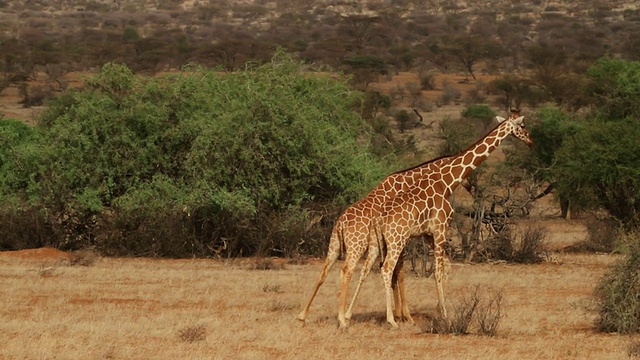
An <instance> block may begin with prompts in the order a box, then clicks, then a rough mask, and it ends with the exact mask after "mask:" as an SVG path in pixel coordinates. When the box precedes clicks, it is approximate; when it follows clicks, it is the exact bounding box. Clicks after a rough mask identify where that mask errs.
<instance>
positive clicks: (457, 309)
mask: <svg viewBox="0 0 640 360" xmlns="http://www.w3.org/2000/svg"><path fill="white" fill-rule="evenodd" d="M501 318H502V293H501V292H498V291H493V290H491V289H487V288H481V287H479V286H476V287H475V288H473V289H467V290H466V291H465V292H464V293H463V295H462V297H461V298H460V299H458V300H457V301H456V302H455V303H454V304H453V311H451V312H450V313H449V318H448V319H444V318H443V317H442V315H440V314H438V315H436V316H435V317H434V318H433V319H432V320H431V322H430V323H427V326H426V327H425V328H424V329H423V331H424V332H427V333H431V334H453V335H466V334H469V333H470V331H471V329H472V326H473V325H474V320H476V322H477V323H478V333H479V334H481V335H487V336H495V335H496V333H497V330H498V325H499V323H500V319H501Z"/></svg>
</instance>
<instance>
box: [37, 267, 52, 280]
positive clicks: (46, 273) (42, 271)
mask: <svg viewBox="0 0 640 360" xmlns="http://www.w3.org/2000/svg"><path fill="white" fill-rule="evenodd" d="M55 269H56V268H55V267H53V266H40V267H39V268H38V269H36V273H37V274H38V276H40V277H51V276H53V272H54V271H55Z"/></svg>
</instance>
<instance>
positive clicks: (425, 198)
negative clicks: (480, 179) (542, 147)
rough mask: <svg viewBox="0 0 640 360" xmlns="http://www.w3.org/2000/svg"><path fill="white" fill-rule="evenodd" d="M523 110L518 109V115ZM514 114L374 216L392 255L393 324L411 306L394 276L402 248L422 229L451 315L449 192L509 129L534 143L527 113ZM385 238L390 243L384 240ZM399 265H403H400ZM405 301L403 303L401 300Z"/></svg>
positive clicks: (376, 231)
mask: <svg viewBox="0 0 640 360" xmlns="http://www.w3.org/2000/svg"><path fill="white" fill-rule="evenodd" d="M516 114H518V113H517V112H514V115H516ZM514 117H515V116H513V117H510V118H509V119H506V120H505V119H504V118H501V117H497V119H498V121H499V124H498V125H497V126H496V127H495V128H494V129H493V130H492V131H490V132H489V133H488V134H487V135H486V136H485V137H483V138H482V139H480V140H479V141H478V142H476V143H475V144H473V145H471V146H470V147H469V148H468V149H466V150H464V151H462V152H460V153H459V154H458V155H457V156H453V157H452V158H451V159H449V160H448V161H446V162H444V163H443V164H442V165H441V166H440V167H439V168H437V169H435V170H434V171H433V172H432V173H430V174H427V175H426V176H425V177H423V178H421V179H420V180H419V182H418V183H417V184H416V186H414V187H412V188H411V189H410V190H408V191H406V192H403V193H402V194H399V195H398V196H396V197H395V198H393V199H391V200H388V201H387V202H386V203H385V204H384V205H383V209H382V213H381V215H380V216H378V217H377V218H375V219H374V220H373V221H371V222H370V225H371V226H372V229H370V233H371V236H372V237H375V238H376V239H375V240H372V241H371V242H372V243H373V242H377V243H379V244H380V245H378V247H379V248H380V249H382V248H383V246H384V247H386V256H385V260H384V264H383V266H382V271H381V273H382V279H383V282H384V285H385V295H386V303H387V322H389V323H390V324H391V325H392V326H393V327H398V324H397V323H396V322H395V319H394V309H392V305H393V304H394V303H395V315H398V309H402V314H403V316H404V313H405V311H406V312H407V313H408V309H406V295H405V293H404V285H403V284H402V283H401V282H402V281H403V280H402V277H398V281H399V282H400V284H399V285H398V291H397V292H396V291H394V293H393V294H392V288H391V286H392V278H393V276H394V273H397V271H398V270H397V269H396V268H397V267H399V268H401V267H402V264H401V262H400V263H398V260H399V258H400V254H401V252H402V249H403V248H404V246H405V245H406V243H407V242H408V240H409V238H410V237H412V236H418V235H422V234H426V235H428V236H429V237H430V238H431V239H430V240H431V241H430V244H431V246H433V252H434V257H435V281H436V287H437V290H438V309H439V311H440V314H441V315H442V316H443V317H444V318H445V319H446V318H447V311H446V307H445V297H444V289H443V278H444V276H445V273H444V266H445V264H444V260H445V259H444V257H445V252H444V245H445V243H446V237H445V235H446V230H447V228H448V226H449V224H450V222H451V217H452V215H453V208H452V206H451V203H450V202H449V197H450V196H451V194H452V193H453V191H454V190H455V189H456V188H457V186H458V185H460V184H461V183H462V181H463V180H464V179H465V178H466V177H467V176H469V174H470V173H471V172H472V171H473V170H474V169H475V168H476V167H477V166H478V165H480V163H482V162H483V161H484V160H485V159H486V158H487V157H488V156H489V155H490V154H491V152H492V151H494V150H495V149H496V148H497V147H498V146H499V145H500V143H501V142H502V141H503V140H504V139H505V138H506V137H507V136H509V135H511V134H513V135H515V136H516V137H517V138H519V139H520V140H522V141H523V142H524V143H525V144H527V145H529V146H531V145H532V144H533V141H532V140H531V137H530V135H529V132H528V131H527V130H526V129H525V128H524V117H523V116H520V117H517V118H514ZM382 241H384V243H382ZM396 265H398V266H396ZM398 301H400V302H401V303H402V304H398V303H397V302H398Z"/></svg>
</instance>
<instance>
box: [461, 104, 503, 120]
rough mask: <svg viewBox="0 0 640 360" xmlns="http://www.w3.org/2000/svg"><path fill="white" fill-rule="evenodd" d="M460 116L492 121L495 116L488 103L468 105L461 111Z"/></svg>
mask: <svg viewBox="0 0 640 360" xmlns="http://www.w3.org/2000/svg"><path fill="white" fill-rule="evenodd" d="M462 116H464V117H466V118H475V119H481V120H485V121H493V119H494V118H495V117H496V113H495V111H493V110H492V109H491V108H490V107H489V106H488V105H470V106H468V107H467V108H466V109H464V110H463V111H462Z"/></svg>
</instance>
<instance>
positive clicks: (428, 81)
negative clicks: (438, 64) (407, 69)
mask: <svg viewBox="0 0 640 360" xmlns="http://www.w3.org/2000/svg"><path fill="white" fill-rule="evenodd" d="M420 88H421V89H422V90H434V89H435V88H436V75H435V74H429V73H427V74H423V75H420Z"/></svg>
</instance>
